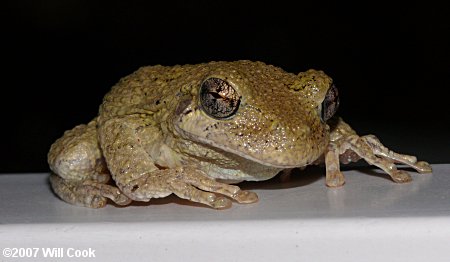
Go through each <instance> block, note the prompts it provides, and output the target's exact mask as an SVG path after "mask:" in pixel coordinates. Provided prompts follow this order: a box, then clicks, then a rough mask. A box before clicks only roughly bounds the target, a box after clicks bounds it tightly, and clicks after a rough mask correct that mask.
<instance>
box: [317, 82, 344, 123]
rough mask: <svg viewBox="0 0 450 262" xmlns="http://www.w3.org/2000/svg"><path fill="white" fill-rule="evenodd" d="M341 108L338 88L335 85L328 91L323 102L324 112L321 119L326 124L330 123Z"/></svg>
mask: <svg viewBox="0 0 450 262" xmlns="http://www.w3.org/2000/svg"><path fill="white" fill-rule="evenodd" d="M338 108H339V93H338V89H337V88H336V86H335V85H334V84H333V85H331V87H330V88H329V89H328V91H327V94H326V95H325V99H324V100H323V102H322V110H321V115H320V117H321V118H322V120H323V121H324V122H326V121H328V120H329V119H330V118H332V117H333V116H334V114H335V113H336V111H337V110H338Z"/></svg>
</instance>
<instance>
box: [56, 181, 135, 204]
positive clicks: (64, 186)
mask: <svg viewBox="0 0 450 262" xmlns="http://www.w3.org/2000/svg"><path fill="white" fill-rule="evenodd" d="M50 183H51V185H52V188H53V191H54V192H55V193H56V194H57V195H58V196H59V197H60V198H61V199H62V200H64V201H66V202H68V203H71V204H74V205H78V206H85V207H91V208H101V207H104V206H105V205H106V203H107V199H108V198H109V199H111V200H112V201H113V202H114V203H116V204H118V205H121V206H123V205H128V204H129V203H130V202H131V199H129V198H128V197H127V196H125V195H124V194H122V192H120V190H119V189H118V188H117V187H113V186H110V185H106V184H104V183H102V182H98V181H94V180H84V181H77V180H65V179H63V178H61V177H60V176H58V175H56V174H51V175H50Z"/></svg>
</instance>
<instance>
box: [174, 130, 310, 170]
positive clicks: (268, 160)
mask: <svg viewBox="0 0 450 262" xmlns="http://www.w3.org/2000/svg"><path fill="white" fill-rule="evenodd" d="M174 126H175V130H176V131H177V132H178V133H179V134H180V135H181V136H182V137H184V138H185V139H188V140H191V141H194V142H197V143H200V144H203V145H205V146H207V147H210V148H213V149H220V150H223V151H225V152H227V153H231V154H233V155H236V156H239V157H241V158H244V159H246V160H249V161H252V162H255V163H258V164H260V165H263V166H266V167H271V168H277V169H287V168H296V167H302V166H305V165H308V164H310V163H309V161H304V160H305V159H302V158H298V159H297V161H295V162H293V161H292V160H289V159H294V158H292V157H289V159H288V157H284V155H287V154H283V155H280V154H273V155H272V154H271V155H269V156H267V157H263V158H258V157H256V156H253V155H251V154H247V153H244V152H242V151H239V150H236V149H234V148H232V147H229V146H225V145H223V144H220V143H217V142H215V141H213V140H210V139H207V138H204V137H199V136H197V135H195V134H192V133H190V132H188V131H186V130H183V129H182V128H181V127H179V126H178V125H174ZM255 155H257V153H255ZM260 155H261V156H262V155H264V156H266V155H267V154H260ZM313 161H314V160H312V161H311V162H313Z"/></svg>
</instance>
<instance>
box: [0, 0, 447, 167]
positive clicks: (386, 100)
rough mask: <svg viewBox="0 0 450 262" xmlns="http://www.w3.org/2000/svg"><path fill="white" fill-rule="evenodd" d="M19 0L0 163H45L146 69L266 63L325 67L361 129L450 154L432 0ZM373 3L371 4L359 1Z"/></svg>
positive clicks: (8, 33) (441, 22) (441, 26)
mask: <svg viewBox="0 0 450 262" xmlns="http://www.w3.org/2000/svg"><path fill="white" fill-rule="evenodd" d="M339 2H342V1H336V2H334V3H325V2H319V1H312V2H305V1H287V2H282V1H270V2H264V1H236V2H233V1H173V0H172V1H163V0H159V1H105V2H102V1H82V0H65V1H62V0H47V1H38V0H35V1H13V3H9V4H8V5H7V8H6V9H4V12H5V14H3V15H2V20H3V21H1V22H2V27H3V29H2V35H3V36H2V40H1V41H2V43H3V46H4V47H3V48H2V49H3V52H2V53H3V55H2V62H3V65H4V66H3V68H4V69H2V72H3V73H2V79H1V80H2V82H1V93H2V95H1V98H2V99H1V100H2V115H3V116H2V118H1V119H2V124H1V125H2V128H1V130H2V136H1V138H2V140H3V142H2V147H1V149H0V153H1V159H2V162H1V163H2V164H1V165H0V172H46V171H48V167H47V163H46V154H47V151H48V149H49V147H50V145H51V143H52V142H53V141H54V140H55V139H56V138H58V137H60V136H61V135H62V133H63V131H64V130H66V129H70V128H72V127H73V126H75V125H77V124H80V123H86V122H88V121H89V120H90V119H92V118H93V117H94V116H95V115H96V113H97V110H98V106H99V105H100V103H101V101H102V97H103V95H104V94H105V93H106V92H107V91H108V90H109V89H110V87H111V86H112V85H113V84H114V83H115V82H117V81H118V79H119V78H120V77H123V76H125V75H127V74H129V73H131V72H133V71H134V70H136V69H137V68H138V67H140V66H144V65H154V64H163V65H175V64H185V63H200V62H207V61H210V60H228V61H232V60H239V59H250V60H261V61H264V62H266V63H269V64H273V65H276V66H280V67H282V68H283V69H285V70H286V71H290V72H294V73H298V72H300V71H304V70H307V69H309V68H316V69H322V70H324V71H326V72H327V73H328V74H329V75H330V76H332V77H333V78H334V80H335V82H336V83H337V85H338V88H339V92H340V95H341V108H340V111H339V114H340V115H341V116H342V117H343V118H344V119H346V120H347V122H349V123H350V124H351V125H352V126H353V127H354V128H355V129H356V130H357V131H358V132H359V133H360V134H367V133H373V134H376V135H378V137H379V138H380V139H381V140H382V141H383V142H384V143H385V144H386V145H387V146H389V147H391V148H392V149H395V150H397V151H401V152H409V153H414V154H416V155H418V156H419V157H420V158H422V159H425V160H428V161H430V162H432V163H445V162H447V163H448V162H449V159H450V135H449V134H450V132H449V130H448V128H447V127H446V125H447V123H448V122H449V120H450V110H449V95H448V89H449V87H450V84H449V82H450V79H449V77H450V66H449V64H450V63H449V59H450V56H449V49H450V41H449V37H450V23H449V18H448V17H447V16H448V9H447V8H445V7H443V6H439V5H435V4H431V3H430V2H426V1H423V2H422V3H421V2H417V1H416V2H414V1H411V2H408V3H407V4H399V3H398V2H397V4H394V2H395V1H391V3H386V4H377V3H379V2H377V1H370V2H369V3H371V4H367V3H366V4H365V5H364V6H363V5H361V4H357V3H351V4H350V3H348V4H343V3H339ZM363 2H365V1H363Z"/></svg>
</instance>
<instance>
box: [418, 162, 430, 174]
mask: <svg viewBox="0 0 450 262" xmlns="http://www.w3.org/2000/svg"><path fill="white" fill-rule="evenodd" d="M416 170H417V171H418V172H419V173H431V172H432V171H433V169H432V168H431V165H430V164H428V163H427V162H425V161H419V162H417V163H416Z"/></svg>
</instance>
